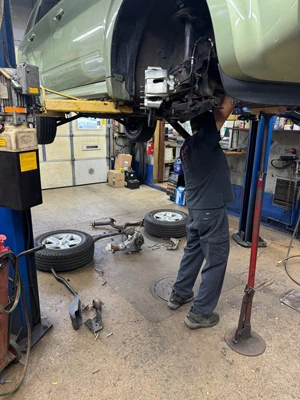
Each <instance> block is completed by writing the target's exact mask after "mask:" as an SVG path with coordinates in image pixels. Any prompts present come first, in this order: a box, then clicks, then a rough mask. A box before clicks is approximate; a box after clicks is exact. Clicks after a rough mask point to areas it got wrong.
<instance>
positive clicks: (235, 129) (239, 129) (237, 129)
mask: <svg viewBox="0 0 300 400" xmlns="http://www.w3.org/2000/svg"><path fill="white" fill-rule="evenodd" d="M226 129H232V130H233V131H247V132H249V131H250V128H231V127H227V128H226ZM273 132H280V133H282V132H299V133H300V130H299V131H298V130H292V129H291V130H290V129H288V130H287V129H273Z"/></svg>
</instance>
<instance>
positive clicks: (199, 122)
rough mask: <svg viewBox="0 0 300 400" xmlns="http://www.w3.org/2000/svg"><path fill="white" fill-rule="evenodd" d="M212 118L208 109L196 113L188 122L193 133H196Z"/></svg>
mask: <svg viewBox="0 0 300 400" xmlns="http://www.w3.org/2000/svg"><path fill="white" fill-rule="evenodd" d="M213 118H214V116H213V114H212V113H211V112H210V111H206V112H205V113H203V114H201V115H197V117H195V118H192V119H191V122H190V124H191V128H192V132H193V134H194V133H197V132H198V131H200V129H202V128H204V127H205V126H207V125H208V124H209V123H211V121H212V119H213Z"/></svg>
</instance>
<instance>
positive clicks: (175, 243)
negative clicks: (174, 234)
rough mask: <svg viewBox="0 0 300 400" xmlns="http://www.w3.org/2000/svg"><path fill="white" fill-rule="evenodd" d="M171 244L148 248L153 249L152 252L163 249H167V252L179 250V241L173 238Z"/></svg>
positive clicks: (157, 244)
mask: <svg viewBox="0 0 300 400" xmlns="http://www.w3.org/2000/svg"><path fill="white" fill-rule="evenodd" d="M170 242H171V243H168V244H165V243H155V244H154V245H152V246H148V247H149V249H152V250H159V249H162V248H165V249H167V250H177V249H178V246H179V242H180V240H179V239H175V238H171V239H170Z"/></svg>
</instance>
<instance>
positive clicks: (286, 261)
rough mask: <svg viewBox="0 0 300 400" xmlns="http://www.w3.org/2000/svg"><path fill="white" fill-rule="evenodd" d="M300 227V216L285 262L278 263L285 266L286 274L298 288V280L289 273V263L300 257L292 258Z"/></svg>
mask: <svg viewBox="0 0 300 400" xmlns="http://www.w3.org/2000/svg"><path fill="white" fill-rule="evenodd" d="M299 225H300V216H299V218H298V221H297V224H296V227H295V230H294V233H293V236H292V238H291V241H290V245H289V248H288V251H287V255H286V258H285V259H283V260H281V261H278V263H277V264H278V265H279V264H283V265H284V269H285V272H286V274H287V276H288V277H289V278H290V279H291V280H292V281H293V282H294V283H296V285H298V286H300V282H299V281H297V280H296V279H294V278H293V277H292V276H291V274H290V272H289V271H288V261H289V260H290V259H292V258H298V257H300V254H298V255H295V256H290V253H291V249H292V245H293V242H294V240H295V238H296V237H297V235H298V231H299Z"/></svg>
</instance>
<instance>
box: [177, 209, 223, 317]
mask: <svg viewBox="0 0 300 400" xmlns="http://www.w3.org/2000/svg"><path fill="white" fill-rule="evenodd" d="M186 229H187V246H186V248H185V249H184V256H183V258H182V261H181V264H180V268H179V272H178V277H177V280H176V283H175V285H174V290H175V292H176V293H177V294H179V296H181V297H183V298H185V297H188V296H189V295H190V293H191V291H192V289H193V287H194V284H195V282H196V279H197V277H198V275H199V272H200V269H201V267H202V264H203V261H204V259H205V260H206V263H205V264H204V266H203V268H202V272H201V276H202V282H201V285H200V289H199V293H198V295H197V296H196V297H195V298H194V301H193V312H195V313H200V314H203V315H205V316H210V315H211V314H212V312H213V311H214V309H215V308H216V306H217V304H218V301H219V298H220V295H221V291H222V286H223V282H224V277H225V272H226V267H227V262H228V256H229V247H230V246H229V225H228V215H227V212H226V207H222V208H218V209H213V210H189V220H188V223H187V228H186Z"/></svg>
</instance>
